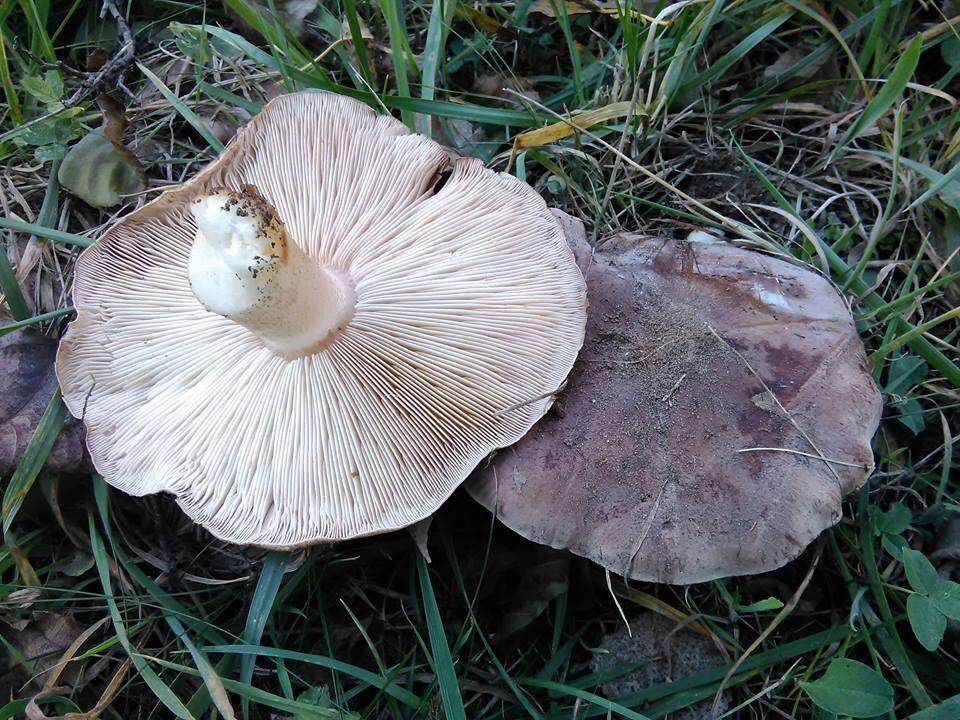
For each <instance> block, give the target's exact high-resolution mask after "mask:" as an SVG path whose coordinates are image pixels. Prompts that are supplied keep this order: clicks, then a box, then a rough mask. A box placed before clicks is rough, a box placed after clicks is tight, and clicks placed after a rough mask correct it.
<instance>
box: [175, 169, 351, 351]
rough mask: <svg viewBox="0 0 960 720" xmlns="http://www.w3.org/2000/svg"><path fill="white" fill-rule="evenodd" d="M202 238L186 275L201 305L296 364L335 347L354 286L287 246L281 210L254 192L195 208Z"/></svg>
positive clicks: (215, 198)
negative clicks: (296, 360) (334, 337)
mask: <svg viewBox="0 0 960 720" xmlns="http://www.w3.org/2000/svg"><path fill="white" fill-rule="evenodd" d="M190 211H191V212H192V213H193V216H194V218H196V221H197V234H196V236H195V237H194V241H193V247H192V248H191V250H190V260H189V264H188V276H189V279H190V288H191V289H192V290H193V294H194V295H195V296H196V298H197V300H199V301H200V303H201V304H202V305H203V306H204V307H205V308H206V309H207V310H209V311H210V312H214V313H217V314H218V315H223V316H224V317H226V318H229V319H231V320H233V321H234V322H236V323H239V324H240V325H243V326H244V327H245V328H247V329H248V330H250V331H251V332H252V333H254V334H255V335H257V336H258V337H259V338H260V339H261V340H263V342H264V344H265V345H266V346H267V347H269V348H270V349H271V350H273V352H275V353H276V354H277V355H280V356H282V357H285V358H294V357H299V356H301V355H306V354H308V353H311V352H314V351H315V350H317V349H319V348H320V347H322V346H323V345H324V344H326V343H327V342H329V340H330V339H331V337H332V335H333V333H335V332H336V331H337V330H339V329H340V328H342V327H343V326H344V325H345V324H346V323H347V321H349V320H350V318H351V317H352V315H353V310H354V306H355V304H356V296H355V294H354V291H353V287H352V285H351V283H350V281H349V279H348V278H347V277H346V276H345V275H344V274H342V273H340V272H339V271H337V270H334V269H332V268H326V267H323V266H322V265H320V264H319V263H318V262H317V261H316V260H314V259H313V258H311V257H309V256H308V255H307V254H306V253H304V252H303V251H302V250H301V249H300V247H299V246H298V245H297V244H296V243H294V242H289V241H288V239H287V234H286V231H285V230H284V227H283V223H282V222H281V221H280V218H279V217H278V216H277V212H276V210H275V209H274V208H273V207H272V206H271V205H270V203H268V202H267V201H266V200H264V199H263V197H261V196H260V195H259V194H258V193H257V192H256V190H255V189H254V188H253V187H252V186H249V185H248V186H247V187H246V188H245V189H244V190H243V191H242V192H235V191H233V190H228V189H226V188H219V189H217V190H214V191H212V192H210V193H208V194H206V195H203V196H201V197H199V198H197V199H196V200H194V201H193V203H191V205H190Z"/></svg>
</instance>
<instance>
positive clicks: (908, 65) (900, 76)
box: [828, 35, 923, 162]
mask: <svg viewBox="0 0 960 720" xmlns="http://www.w3.org/2000/svg"><path fill="white" fill-rule="evenodd" d="M922 46H923V37H922V36H920V35H917V36H916V37H915V38H914V39H913V41H912V42H911V43H910V45H909V46H907V49H906V50H904V52H903V55H902V56H901V57H900V60H898V61H897V64H896V66H894V68H893V70H892V71H891V73H890V77H889V78H887V81H886V82H885V83H884V84H883V87H881V88H880V91H879V92H878V93H877V94H876V95H874V97H873V100H871V101H870V102H869V103H867V107H866V108H865V109H864V111H863V112H862V113H860V115H858V116H857V119H856V120H854V121H853V123H852V124H851V125H850V127H849V128H847V131H846V132H845V133H844V134H843V136H842V137H841V138H840V140H839V141H838V142H837V144H836V147H834V149H833V152H831V153H830V158H829V160H828V162H832V161H833V160H834V159H836V157H837V156H838V155H839V154H840V153H842V152H843V151H844V150H845V149H846V147H847V145H849V144H850V143H851V142H853V141H854V140H856V139H857V138H858V137H860V135H861V134H862V133H863V131H864V130H866V129H867V128H869V127H870V126H871V125H873V124H874V123H875V122H876V121H877V120H879V119H880V118H881V117H882V116H883V114H884V113H886V112H887V110H889V109H890V106H891V105H893V103H894V102H896V100H897V98H899V97H900V96H901V95H902V94H903V91H904V89H905V88H906V87H907V83H908V82H909V81H910V78H911V77H913V72H914V70H916V69H917V63H918V62H920V51H921V49H922Z"/></svg>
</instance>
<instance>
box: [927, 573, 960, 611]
mask: <svg viewBox="0 0 960 720" xmlns="http://www.w3.org/2000/svg"><path fill="white" fill-rule="evenodd" d="M930 600H932V601H933V604H934V606H935V607H936V608H937V610H939V611H940V612H942V613H943V614H944V615H946V616H947V617H948V618H951V619H953V620H960V584H957V583H955V582H953V581H952V580H944V579H943V578H940V579H939V580H938V581H937V583H936V587H934V590H933V592H931V593H930Z"/></svg>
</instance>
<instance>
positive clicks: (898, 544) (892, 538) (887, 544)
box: [880, 533, 909, 560]
mask: <svg viewBox="0 0 960 720" xmlns="http://www.w3.org/2000/svg"><path fill="white" fill-rule="evenodd" d="M880 544H881V545H883V549H884V550H886V551H887V553H888V554H889V555H890V557H893V558H896V559H897V560H900V559H901V557H902V556H903V551H904V550H906V549H907V548H908V547H909V546H908V545H907V540H906V538H905V537H903V536H902V535H889V534H887V533H884V535H883V537H881V538H880Z"/></svg>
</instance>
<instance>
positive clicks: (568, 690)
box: [517, 678, 650, 720]
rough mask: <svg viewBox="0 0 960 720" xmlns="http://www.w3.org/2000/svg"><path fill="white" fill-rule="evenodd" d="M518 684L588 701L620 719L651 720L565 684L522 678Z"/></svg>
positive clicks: (603, 698) (617, 704)
mask: <svg viewBox="0 0 960 720" xmlns="http://www.w3.org/2000/svg"><path fill="white" fill-rule="evenodd" d="M517 682H519V683H520V684H521V685H526V686H527V687H537V688H543V689H544V690H552V691H554V692H558V693H562V694H564V695H570V696H571V697H575V698H580V699H581V700H586V701H587V702H589V703H591V704H592V705H596V706H598V707H601V708H603V709H604V710H606V711H607V712H608V713H614V714H615V715H619V716H620V717H624V718H628V720H650V718H649V717H647V716H646V715H641V714H640V713H638V712H636V711H634V710H631V709H630V708H628V707H624V706H623V705H621V704H619V703H615V702H614V701H613V700H607V698H605V697H600V696H599V695H595V694H594V693H592V692H587V691H586V690H581V689H580V688H575V687H571V686H570V685H564V684H563V683H558V682H554V681H553V680H541V679H540V678H520V679H519V680H517Z"/></svg>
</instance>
